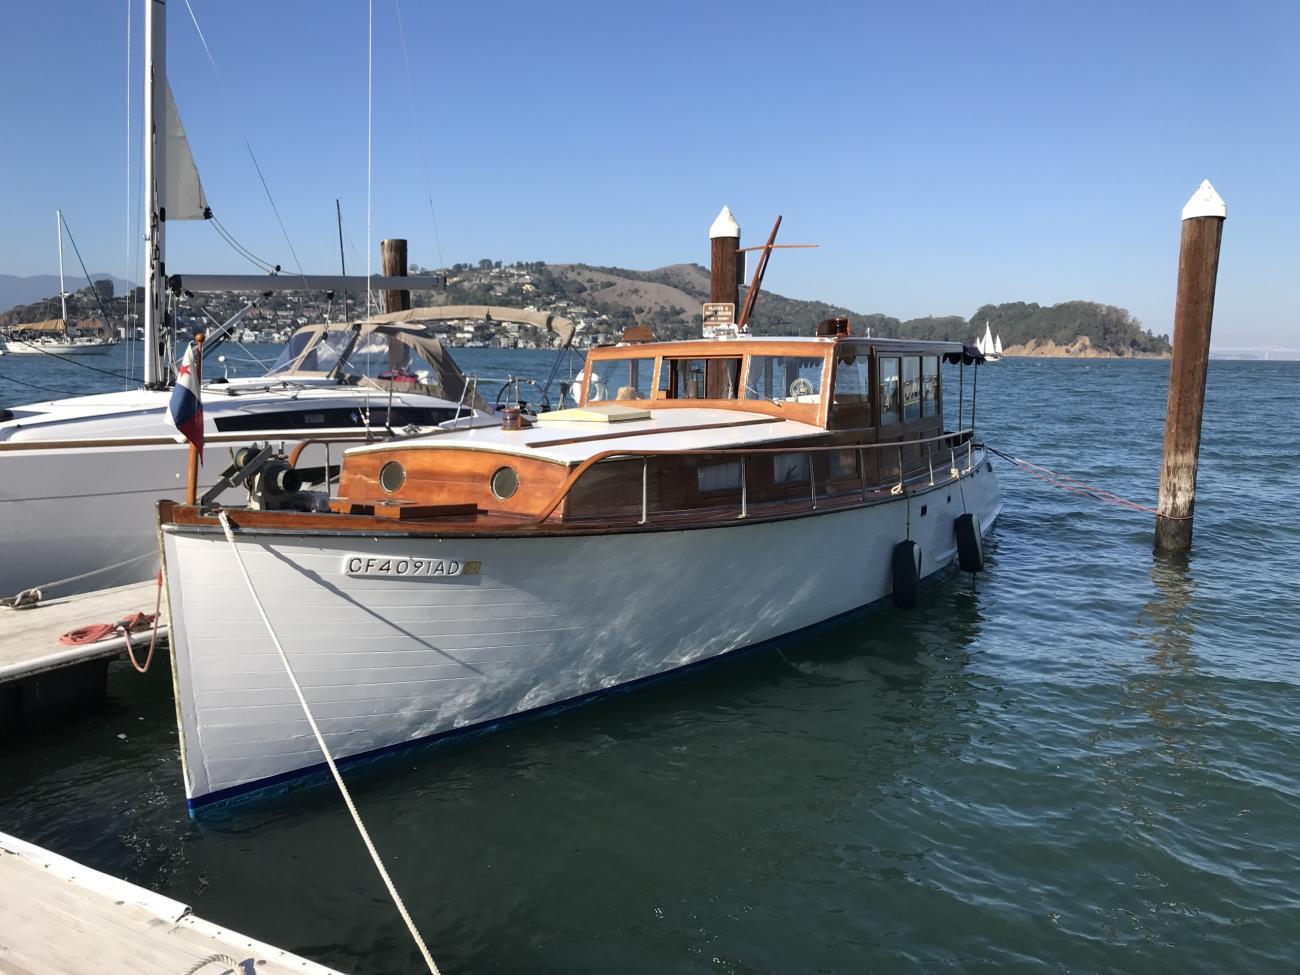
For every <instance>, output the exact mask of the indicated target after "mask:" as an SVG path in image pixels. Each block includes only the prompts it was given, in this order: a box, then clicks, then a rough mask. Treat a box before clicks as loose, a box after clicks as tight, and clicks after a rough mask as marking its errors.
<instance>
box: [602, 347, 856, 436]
mask: <svg viewBox="0 0 1300 975" xmlns="http://www.w3.org/2000/svg"><path fill="white" fill-rule="evenodd" d="M836 348H837V344H836V343H835V342H834V341H832V340H830V339H825V338H821V339H791V340H788V341H755V340H749V341H747V340H745V339H726V340H720V341H717V342H699V341H686V342H660V343H655V344H654V345H653V346H650V345H616V346H604V347H599V348H596V349H592V350H591V351H590V352H589V353H588V355H587V364H586V366H584V368H583V377H582V386H581V392H580V394H579V396H580V398H579V403H580V404H581V405H583V406H586V405H588V404H589V403H590V402H591V401H590V399H589V396H590V393H591V374H592V373H593V372H594V371H595V370H596V366H597V365H598V364H599V363H602V362H620V361H627V360H630V359H652V360H653V361H654V368H653V370H652V376H651V383H650V397H649V399H645V398H640V397H638V398H635V399H627V400H619V402H622V403H626V404H627V405H628V406H639V407H642V408H645V409H681V408H695V409H715V410H737V411H740V412H747V413H767V414H769V415H771V416H776V417H781V418H784V419H789V420H796V421H798V422H800V423H808V424H811V425H813V426H819V427H822V428H823V429H825V427H826V422H827V417H828V416H829V413H830V392H831V382H830V376H831V373H832V365H833V361H834V355H835V350H836ZM755 356H770V357H773V358H795V359H820V360H821V363H822V366H821V370H822V382H821V386H820V389H819V390H818V400H817V402H816V403H815V404H814V403H791V402H786V401H782V402H780V403H775V402H773V401H771V400H768V399H764V398H762V397H754V398H748V397H746V396H745V395H744V394H745V391H746V389H747V387H748V385H749V380H750V375H749V372H750V366H751V363H752V361H753V357H755ZM669 359H702V360H710V359H740V375H739V377H738V380H739V389H737V391H736V392H737V395H736V398H735V399H706V398H702V397H701V398H697V399H676V398H670V397H668V396H665V395H664V391H663V390H661V389H660V388H659V387H660V385H661V383H662V380H663V369H664V363H665V361H666V360H669ZM599 402H612V400H601V401H599Z"/></svg>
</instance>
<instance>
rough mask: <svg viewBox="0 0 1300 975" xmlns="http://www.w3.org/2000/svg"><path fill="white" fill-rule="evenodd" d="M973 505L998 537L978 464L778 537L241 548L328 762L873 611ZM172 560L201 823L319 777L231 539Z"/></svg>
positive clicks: (643, 536)
mask: <svg viewBox="0 0 1300 975" xmlns="http://www.w3.org/2000/svg"><path fill="white" fill-rule="evenodd" d="M976 456H977V458H978V456H979V455H978V454H977V455H976ZM963 488H964V492H963V490H962V489H963ZM963 498H964V499H963ZM963 503H964V504H965V506H966V510H969V511H973V512H975V513H976V514H977V515H978V516H979V518H980V521H981V524H982V525H983V528H984V529H985V530H987V529H988V528H989V527H990V526H991V525H992V524H993V521H994V519H995V518H996V517H997V515H998V512H999V510H1000V509H999V498H998V489H997V481H996V476H995V475H994V473H993V471H992V468H991V466H989V464H988V463H987V462H986V461H983V460H981V461H980V462H979V463H978V464H977V465H976V469H975V474H974V475H973V476H972V475H967V476H966V477H965V479H964V483H963V484H962V485H960V486H959V485H957V484H955V483H952V482H949V483H946V484H941V485H940V486H938V487H936V488H927V489H926V490H925V491H924V492H920V493H915V494H913V495H912V496H911V497H910V498H901V497H900V498H897V499H893V500H890V501H887V502H884V503H880V504H876V505H873V506H870V507H862V508H854V509H847V510H840V511H833V512H827V511H823V512H821V513H816V514H810V515H809V516H807V517H802V518H796V519H791V520H786V521H775V522H740V521H737V522H735V523H731V524H729V525H726V526H719V527H716V528H707V529H705V528H698V529H691V530H686V531H648V532H634V533H623V534H602V535H586V536H573V535H552V536H546V537H531V538H529V537H522V538H521V537H492V538H466V539H456V538H411V537H398V535H397V533H395V535H394V537H374V536H351V535H350V536H338V535H316V536H306V535H296V534H283V533H262V534H257V535H253V534H240V535H238V536H237V538H238V540H239V543H240V546H241V548H240V550H241V553H242V554H243V557H244V561H245V564H246V566H247V568H248V572H249V574H250V575H251V577H252V580H253V583H254V586H255V587H256V588H257V591H258V592H259V594H260V595H261V597H262V599H263V601H264V604H265V606H266V609H267V612H268V614H269V616H270V619H271V622H272V625H273V626H274V628H275V631H276V634H277V635H278V636H279V638H280V640H281V641H282V643H283V645H284V648H285V651H286V653H287V655H288V657H289V659H290V661H291V662H292V665H293V667H294V670H295V673H296V675H297V677H298V679H299V681H300V682H301V684H302V686H303V689H304V692H305V694H306V696H307V700H308V702H309V704H310V705H311V707H312V710H313V712H314V713H315V716H316V719H317V721H318V722H319V724H320V726H321V729H322V731H323V732H324V734H325V736H326V739H327V742H328V744H329V747H330V749H331V751H332V752H333V754H334V755H335V756H336V757H339V758H348V757H356V756H362V755H367V754H372V753H375V752H378V751H382V750H386V749H391V748H394V747H397V746H400V745H403V744H407V743H411V742H415V741H418V740H421V739H426V738H429V737H432V736H440V735H445V734H448V733H451V732H458V731H465V730H467V729H471V728H475V727H478V726H483V725H488V724H491V723H493V722H497V721H499V720H501V719H506V718H511V717H515V716H519V715H523V714H526V713H528V712H531V711H536V710H537V709H539V708H547V707H549V706H552V705H557V704H560V703H562V702H565V701H571V700H573V699H575V698H582V697H585V696H588V695H591V694H593V693H596V692H598V691H602V690H606V689H609V688H613V687H616V686H618V685H622V684H627V683H629V682H632V681H638V680H643V679H646V678H650V677H653V676H655V675H659V674H663V673H666V672H669V671H672V670H675V669H678V668H681V667H685V666H688V665H691V664H696V663H699V662H701V661H705V660H708V659H710V658H715V657H718V656H721V655H723V654H726V653H729V652H731V651H735V650H739V649H742V648H745V647H750V646H753V645H756V644H760V643H763V642H765V641H768V640H771V639H773V638H776V637H780V636H782V635H785V634H788V633H791V632H794V631H797V630H801V629H804V628H806V627H809V626H812V625H814V624H817V623H821V622H823V621H826V620H828V619H831V618H833V617H836V616H839V615H841V614H844V613H847V612H850V611H852V610H854V609H857V608H860V607H863V606H866V605H869V604H871V603H873V602H876V601H878V600H881V599H883V598H885V597H887V596H889V594H890V592H891V590H892V580H891V562H892V553H893V549H894V546H895V545H896V544H897V543H898V542H899V541H902V540H904V539H905V538H907V537H908V527H907V526H908V523H909V520H910V524H911V537H912V538H913V539H915V540H916V541H917V542H918V543H919V545H920V547H921V549H922V553H923V557H922V575H923V576H932V575H934V574H935V573H937V572H940V571H942V570H944V569H946V568H947V567H948V566H949V565H951V564H952V563H953V561H954V560H955V558H956V544H955V539H954V532H953V521H954V518H955V517H956V516H957V515H959V514H961V513H962V511H963ZM909 506H910V519H909V512H908V509H909ZM922 506H925V507H926V514H925V515H921V513H920V512H921V508H922ZM164 548H165V556H166V572H167V585H168V602H169V604H170V613H171V625H172V630H171V637H172V650H173V660H174V667H175V684H176V695H177V707H178V714H179V721H180V729H181V744H182V756H183V764H184V769H185V790H186V795H187V797H188V798H189V800H190V804H191V807H194V806H199V805H203V804H205V803H207V802H212V801H218V800H220V799H224V798H229V797H231V796H233V795H236V794H239V793H241V792H247V791H250V790H252V789H258V788H264V787H266V786H269V785H272V784H274V783H276V782H280V781H284V780H287V779H290V778H294V777H296V776H299V775H301V774H303V773H305V772H307V771H310V770H312V769H314V768H316V767H318V766H319V765H320V763H321V762H322V756H321V753H320V751H319V748H318V746H317V744H316V742H315V739H314V738H313V736H312V734H311V731H310V729H309V727H308V724H307V721H306V719H305V717H304V715H303V712H302V709H301V707H300V706H299V704H298V701H297V698H296V697H295V696H294V693H293V691H292V688H291V687H290V684H289V681H288V678H287V676H286V674H285V672H284V668H283V666H282V664H281V661H280V659H279V657H278V655H277V653H276V651H275V649H274V646H273V644H272V642H271V639H270V637H269V635H268V633H267V629H266V627H265V625H264V624H263V622H262V620H261V618H260V616H259V615H258V611H257V609H256V607H255V606H254V603H253V601H252V599H251V598H250V595H249V592H248V590H247V588H246V586H245V585H244V582H243V580H242V578H241V576H240V573H239V570H238V567H237V565H236V561H235V556H234V554H233V553H232V551H231V549H230V546H229V543H228V542H227V541H226V539H225V537H224V536H223V535H222V534H220V533H219V532H212V531H210V530H208V531H198V530H194V529H179V528H174V527H168V528H166V529H165V531H164ZM354 557H355V558H372V557H375V558H381V559H382V558H392V559H397V560H400V559H428V560H447V561H451V562H459V563H465V562H470V563H478V572H477V574H464V575H443V576H430V577H422V578H411V577H392V576H380V577H373V576H372V577H365V576H356V575H349V574H348V573H347V572H346V571H345V565H346V563H347V562H348V560H349V559H350V558H354Z"/></svg>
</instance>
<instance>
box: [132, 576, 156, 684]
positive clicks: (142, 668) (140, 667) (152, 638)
mask: <svg viewBox="0 0 1300 975" xmlns="http://www.w3.org/2000/svg"><path fill="white" fill-rule="evenodd" d="M162 591H163V574H162V566H159V567H158V594H157V595H156V596H155V597H154V603H153V620H152V622H153V633H151V634H150V635H149V652H148V653H147V654H145V657H144V663H143V664H140V663H139V662H137V661H136V659H135V650H134V649H132V647H131V637H130V635H129V634H127V633H123V634H122V638H123V639H124V640H125V641H126V656H127V659H128V660H130V661H131V666H132V667H134V668H135V672H136V673H137V674H147V673H149V665H150V664H151V663H153V652H154V648H155V647H157V646H158V617H159V615H160V613H161V611H162Z"/></svg>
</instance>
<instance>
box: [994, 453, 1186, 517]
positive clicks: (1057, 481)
mask: <svg viewBox="0 0 1300 975" xmlns="http://www.w3.org/2000/svg"><path fill="white" fill-rule="evenodd" d="M984 448H985V449H986V450H988V451H989V452H990V453H994V454H997V455H998V456H999V457H1001V458H1002V459H1003V460H1005V461H1006V462H1007V463H1008V464H1011V465H1013V466H1015V467H1018V468H1020V469H1021V470H1022V471H1024V472H1025V473H1027V474H1030V475H1032V476H1033V477H1036V478H1038V479H1039V480H1040V481H1045V482H1046V483H1048V484H1050V485H1052V487H1059V488H1061V489H1063V490H1065V491H1069V492H1071V493H1073V494H1079V495H1082V496H1083V497H1085V498H1091V499H1092V500H1094V501H1100V502H1102V503H1103V504H1110V505H1114V506H1115V507H1117V508H1128V509H1130V510H1132V511H1142V512H1145V513H1146V514H1149V515H1158V514H1160V512H1159V511H1158V510H1157V509H1155V508H1153V507H1151V506H1150V505H1146V504H1140V503H1138V502H1137V501H1131V500H1129V499H1128V498H1125V497H1121V496H1120V495H1118V494H1114V493H1112V492H1110V491H1107V490H1105V489H1103V488H1099V487H1094V486H1093V485H1091V484H1088V483H1087V482H1086V481H1081V480H1079V479H1078V478H1077V477H1070V476H1069V475H1068V474H1058V473H1057V472H1056V471H1053V470H1050V469H1048V468H1046V467H1043V466H1041V465H1039V464H1032V463H1030V462H1029V461H1027V460H1024V459H1023V458H1020V457H1013V456H1012V455H1010V454H1006V453H1003V452H1002V451H1000V450H998V449H997V448H996V447H990V446H989V445H988V444H985V445H984Z"/></svg>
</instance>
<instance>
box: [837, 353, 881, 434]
mask: <svg viewBox="0 0 1300 975" xmlns="http://www.w3.org/2000/svg"><path fill="white" fill-rule="evenodd" d="M870 364H871V359H870V358H869V357H868V356H865V355H844V356H840V357H839V358H837V359H836V360H835V387H834V389H833V391H832V394H831V426H834V427H869V426H873V425H874V424H873V423H872V420H871V372H870Z"/></svg>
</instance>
